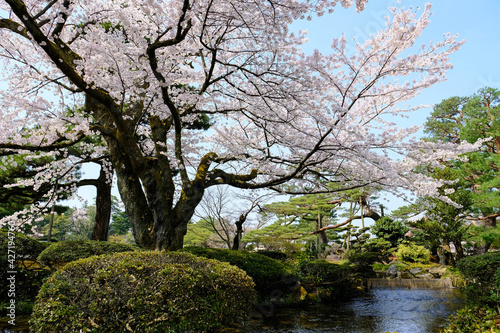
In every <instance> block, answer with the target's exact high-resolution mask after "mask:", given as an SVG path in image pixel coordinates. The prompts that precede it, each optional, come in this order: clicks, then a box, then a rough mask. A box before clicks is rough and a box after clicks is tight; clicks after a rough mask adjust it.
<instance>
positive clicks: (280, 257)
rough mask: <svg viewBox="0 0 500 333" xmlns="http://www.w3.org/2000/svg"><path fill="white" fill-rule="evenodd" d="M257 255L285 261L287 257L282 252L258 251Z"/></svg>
mask: <svg viewBox="0 0 500 333" xmlns="http://www.w3.org/2000/svg"><path fill="white" fill-rule="evenodd" d="M257 253H258V254H261V255H263V256H266V257H269V258H272V259H275V260H281V261H285V260H286V259H288V255H287V254H286V253H285V252H282V251H271V250H264V251H258V252H257Z"/></svg>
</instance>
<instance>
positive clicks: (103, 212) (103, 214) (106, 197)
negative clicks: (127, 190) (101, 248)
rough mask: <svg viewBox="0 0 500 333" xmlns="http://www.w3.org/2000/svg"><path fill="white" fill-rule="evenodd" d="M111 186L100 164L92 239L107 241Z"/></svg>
mask: <svg viewBox="0 0 500 333" xmlns="http://www.w3.org/2000/svg"><path fill="white" fill-rule="evenodd" d="M111 186H112V182H110V181H108V180H107V174H106V171H105V170H104V167H103V166H101V171H100V174H99V178H98V179H97V183H96V188H97V196H96V203H95V206H96V215H95V223H94V230H93V231H92V240H98V241H107V240H108V233H109V223H110V220H111Z"/></svg>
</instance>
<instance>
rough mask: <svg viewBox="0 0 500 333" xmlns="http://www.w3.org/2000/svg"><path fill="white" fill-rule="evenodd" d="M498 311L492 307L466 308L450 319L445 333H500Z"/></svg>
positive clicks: (444, 330)
mask: <svg viewBox="0 0 500 333" xmlns="http://www.w3.org/2000/svg"><path fill="white" fill-rule="evenodd" d="M497 323H500V314H499V313H498V309H493V308H490V307H465V308H463V309H461V310H458V311H457V314H456V315H454V316H451V317H450V318H449V319H448V326H447V327H445V328H444V329H443V330H442V332H443V333H470V332H481V333H483V332H491V333H493V332H499V329H498V327H497Z"/></svg>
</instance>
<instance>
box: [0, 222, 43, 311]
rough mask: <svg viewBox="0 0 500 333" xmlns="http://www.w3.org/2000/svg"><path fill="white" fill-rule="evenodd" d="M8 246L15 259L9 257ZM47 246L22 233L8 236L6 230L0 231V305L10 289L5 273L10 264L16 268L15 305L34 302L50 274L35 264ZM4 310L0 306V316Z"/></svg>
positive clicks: (13, 233)
mask: <svg viewBox="0 0 500 333" xmlns="http://www.w3.org/2000/svg"><path fill="white" fill-rule="evenodd" d="M9 236H10V237H9ZM9 242H10V244H9ZM9 245H10V249H11V253H10V254H13V253H15V258H14V257H12V256H11V257H9V251H8V250H9ZM47 245H48V244H47V243H42V242H39V241H37V240H35V239H33V238H31V237H28V236H26V235H24V234H22V233H19V232H10V234H9V232H8V231H7V230H5V229H0V260H1V262H2V263H3V264H2V267H1V268H0V280H1V281H2V283H0V295H2V297H1V298H0V300H1V301H0V303H2V302H3V300H4V299H6V297H7V295H8V292H9V288H10V284H9V283H7V278H8V277H9V276H8V275H9V274H8V273H7V272H8V271H9V270H11V269H9V266H8V264H9V263H10V262H12V263H13V264H14V265H16V266H17V267H16V269H15V271H16V272H17V273H16V283H15V287H16V290H15V294H16V297H15V298H16V301H17V304H18V305H20V304H21V303H23V302H27V303H32V302H34V301H35V298H36V295H37V294H38V291H39V290H40V288H41V287H42V284H43V282H44V281H45V279H47V278H48V276H50V274H51V272H50V271H48V270H45V269H43V268H40V266H39V265H37V263H36V258H37V256H38V255H39V254H40V253H41V252H42V251H43V250H44V249H45V247H46V246H47ZM12 251H13V252H12ZM29 308H31V307H29ZM5 310H6V308H5V306H3V305H2V306H1V310H0V315H3V314H4V312H5Z"/></svg>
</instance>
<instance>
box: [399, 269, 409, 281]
mask: <svg viewBox="0 0 500 333" xmlns="http://www.w3.org/2000/svg"><path fill="white" fill-rule="evenodd" d="M398 278H400V279H412V278H413V275H412V274H410V272H408V271H403V272H401V274H398Z"/></svg>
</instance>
